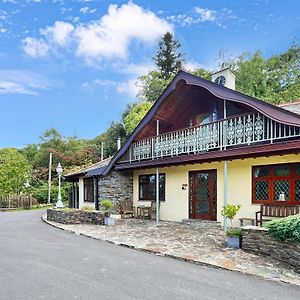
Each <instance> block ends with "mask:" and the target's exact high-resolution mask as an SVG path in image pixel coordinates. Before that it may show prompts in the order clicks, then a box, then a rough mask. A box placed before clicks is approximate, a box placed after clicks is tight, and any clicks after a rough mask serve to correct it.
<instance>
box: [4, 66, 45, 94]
mask: <svg viewBox="0 0 300 300" xmlns="http://www.w3.org/2000/svg"><path fill="white" fill-rule="evenodd" d="M50 85H51V83H50V82H49V81H48V80H46V79H44V78H42V77H41V76H39V75H38V74H35V73H33V72H29V71H26V70H0V94H24V95H33V96H36V95H38V93H39V91H41V90H47V89H48V88H49V86H50Z"/></svg>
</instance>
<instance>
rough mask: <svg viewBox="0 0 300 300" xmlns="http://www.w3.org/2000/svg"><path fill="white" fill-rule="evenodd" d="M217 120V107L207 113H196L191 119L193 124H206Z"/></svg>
mask: <svg viewBox="0 0 300 300" xmlns="http://www.w3.org/2000/svg"><path fill="white" fill-rule="evenodd" d="M215 121H217V109H216V108H214V109H212V110H210V111H208V112H206V113H202V114H198V115H195V116H194V117H193V118H192V119H191V124H190V125H191V126H198V125H205V124H208V123H212V122H215Z"/></svg>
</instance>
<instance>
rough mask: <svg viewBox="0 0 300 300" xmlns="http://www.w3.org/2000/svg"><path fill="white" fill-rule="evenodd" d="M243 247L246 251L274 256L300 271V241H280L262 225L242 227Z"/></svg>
mask: <svg viewBox="0 0 300 300" xmlns="http://www.w3.org/2000/svg"><path fill="white" fill-rule="evenodd" d="M242 249H243V250H244V251H245V252H250V253H254V254H257V255H263V256H269V257H272V258H274V259H276V260H278V261H280V262H281V263H283V264H285V265H288V266H289V267H292V268H293V269H294V270H295V271H296V272H298V273H300V243H297V242H292V241H284V242H282V241H278V240H275V239H273V238H272V237H270V236H269V235H268V230H267V229H265V228H262V227H256V226H245V227H242Z"/></svg>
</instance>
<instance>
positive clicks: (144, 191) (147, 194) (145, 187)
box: [139, 174, 165, 201]
mask: <svg viewBox="0 0 300 300" xmlns="http://www.w3.org/2000/svg"><path fill="white" fill-rule="evenodd" d="M155 199H156V175H154V174H151V175H141V176H139V200H151V201H154V200H155ZM159 200H160V201H165V174H159Z"/></svg>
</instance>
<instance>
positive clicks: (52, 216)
mask: <svg viewBox="0 0 300 300" xmlns="http://www.w3.org/2000/svg"><path fill="white" fill-rule="evenodd" d="M47 220H49V221H53V222H58V223H62V224H94V225H104V213H103V212H100V211H85V210H80V209H71V210H68V209H66V210H65V209H57V208H49V209H47Z"/></svg>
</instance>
